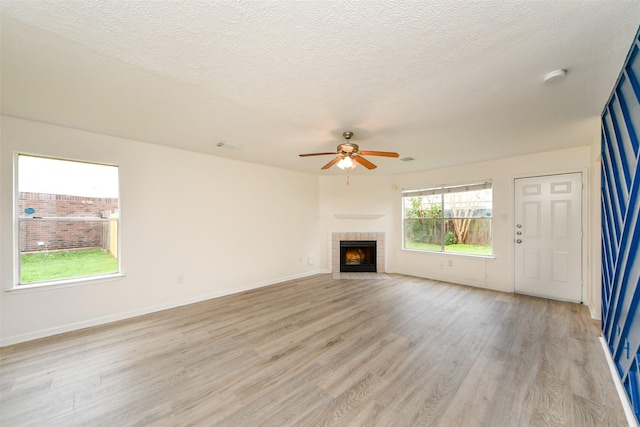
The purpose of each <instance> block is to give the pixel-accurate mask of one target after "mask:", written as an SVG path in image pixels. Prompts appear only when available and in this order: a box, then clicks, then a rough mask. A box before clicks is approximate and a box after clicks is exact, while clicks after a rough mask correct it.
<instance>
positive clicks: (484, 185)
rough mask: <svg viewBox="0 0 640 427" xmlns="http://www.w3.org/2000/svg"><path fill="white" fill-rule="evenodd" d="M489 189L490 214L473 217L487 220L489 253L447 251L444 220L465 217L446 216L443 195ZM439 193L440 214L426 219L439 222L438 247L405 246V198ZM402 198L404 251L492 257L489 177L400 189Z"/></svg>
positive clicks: (491, 184) (491, 185)
mask: <svg viewBox="0 0 640 427" xmlns="http://www.w3.org/2000/svg"><path fill="white" fill-rule="evenodd" d="M487 189H489V190H491V215H490V216H488V217H487V218H473V217H471V218H473V219H483V220H484V219H486V220H488V221H490V222H489V228H490V230H491V234H490V241H491V253H490V254H474V253H467V252H448V251H446V250H445V248H446V246H447V245H446V222H447V220H453V219H460V218H465V217H458V216H455V217H454V216H446V210H445V206H446V202H445V195H446V194H451V193H463V192H469V191H477V190H487ZM434 195H440V196H441V197H440V204H439V208H440V215H439V216H437V217H431V218H428V219H432V220H437V221H439V222H440V224H439V231H440V249H439V250H435V249H416V248H407V247H406V245H407V236H406V220H407V216H406V202H405V199H406V198H409V197H421V196H434ZM401 200H402V247H401V249H402V250H405V251H415V252H425V253H432V254H446V255H454V256H470V257H483V258H493V257H494V253H493V181H492V180H491V179H486V180H480V181H473V182H468V183H459V184H448V185H437V186H430V187H421V188H417V189H402V193H401Z"/></svg>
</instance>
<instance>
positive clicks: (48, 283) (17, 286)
mask: <svg viewBox="0 0 640 427" xmlns="http://www.w3.org/2000/svg"><path fill="white" fill-rule="evenodd" d="M20 156H26V157H35V158H41V159H50V160H61V161H66V162H76V163H82V164H88V165H99V166H109V167H115V168H117V171H118V188H117V190H118V196H117V200H118V208H117V215H116V216H113V217H111V216H109V217H106V218H104V217H90V216H76V217H74V216H66V217H64V216H63V217H59V216H50V217H48V216H31V217H25V216H21V215H20V182H19V176H20V175H19V158H20ZM13 165H14V168H13V169H14V177H13V178H14V179H13V183H14V197H13V206H12V210H13V218H14V221H13V222H14V227H13V234H14V239H13V253H14V257H13V280H12V282H13V285H12V288H11V289H9V290H10V291H24V290H38V289H44V288H46V289H48V288H52V287H68V286H77V285H83V284H88V283H100V282H105V281H111V280H114V279H117V278H120V277H123V276H124V274H123V273H122V251H121V245H122V243H121V230H122V227H121V218H122V209H121V200H120V167H119V166H118V165H115V164H109V163H100V162H94V161H86V160H78V159H70V158H65V157H57V156H48V155H42V154H33V153H25V152H14V159H13ZM61 221H64V222H100V223H106V224H108V223H112V222H115V223H116V252H117V257H116V261H117V264H116V265H117V270H116V271H115V272H112V273H105V274H92V275H87V276H76V277H68V278H62V279H53V280H41V281H37V282H26V283H22V271H21V269H22V260H21V252H20V251H21V249H22V248H21V242H20V239H21V226H22V224H29V223H33V222H61Z"/></svg>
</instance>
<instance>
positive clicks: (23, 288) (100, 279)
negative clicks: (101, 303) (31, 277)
mask: <svg viewBox="0 0 640 427" xmlns="http://www.w3.org/2000/svg"><path fill="white" fill-rule="evenodd" d="M124 276H125V275H124V274H123V273H116V274H105V275H103V276H92V277H78V278H74V279H64V280H52V281H50V282H39V283H29V284H25V285H15V286H14V287H13V288H11V289H7V290H6V292H15V293H23V292H38V291H48V290H53V289H60V288H71V287H74V286H85V285H93V284H97V283H105V282H113V281H116V280H121V279H122V278H123V277H124Z"/></svg>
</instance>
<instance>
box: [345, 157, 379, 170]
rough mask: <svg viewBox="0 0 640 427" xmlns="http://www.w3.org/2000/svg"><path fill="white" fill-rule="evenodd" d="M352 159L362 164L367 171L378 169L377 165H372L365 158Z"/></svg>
mask: <svg viewBox="0 0 640 427" xmlns="http://www.w3.org/2000/svg"><path fill="white" fill-rule="evenodd" d="M351 159H352V160H353V161H354V162H356V163H360V164H361V165H362V166H364V167H365V168H367V169H375V168H377V166H376V165H374V164H373V163H371V162H370V161H369V160H367V159H365V158H364V157H361V156H353V157H351Z"/></svg>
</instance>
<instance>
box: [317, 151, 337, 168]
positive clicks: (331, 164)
mask: <svg viewBox="0 0 640 427" xmlns="http://www.w3.org/2000/svg"><path fill="white" fill-rule="evenodd" d="M333 154H335V153H333ZM341 158H342V156H337V157H336V158H335V159H333V160H331V161H330V162H329V163H327V164H326V165H324V166H323V167H322V168H321V169H329V168H330V167H331V166H333V165H335V164H336V163H338V162H339V161H340V159H341Z"/></svg>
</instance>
